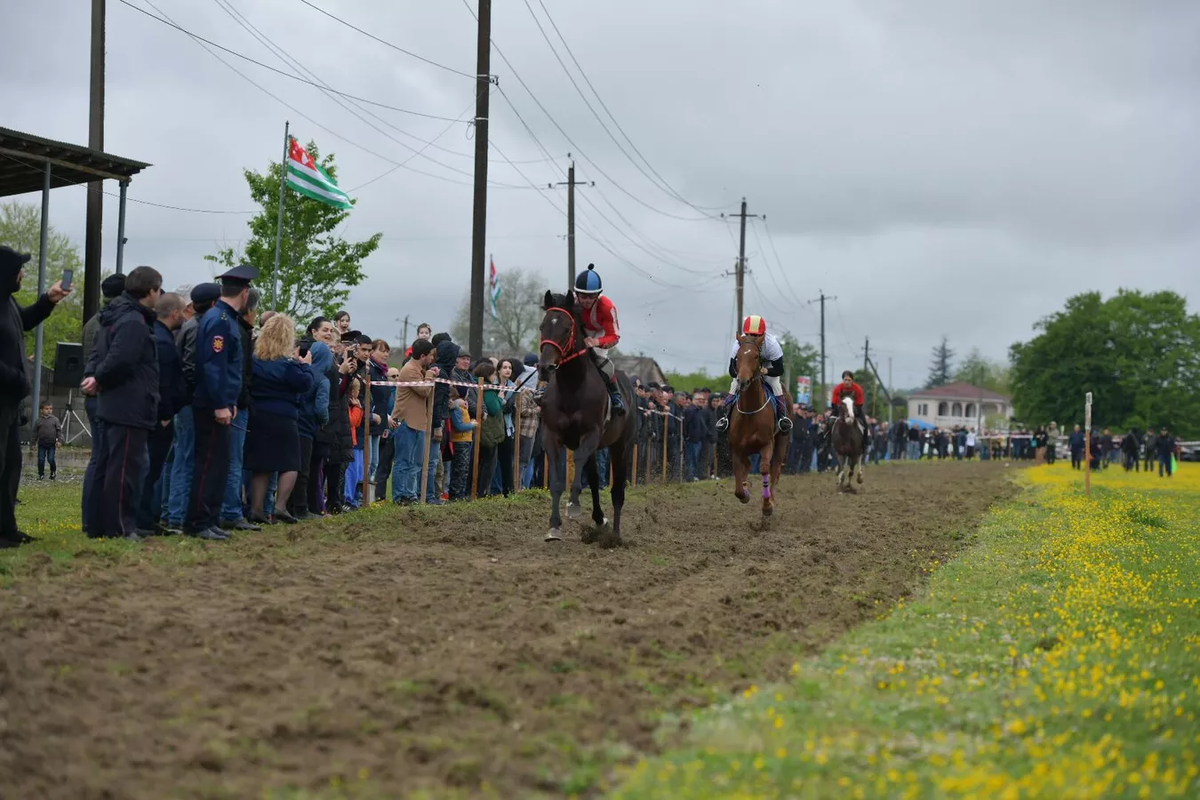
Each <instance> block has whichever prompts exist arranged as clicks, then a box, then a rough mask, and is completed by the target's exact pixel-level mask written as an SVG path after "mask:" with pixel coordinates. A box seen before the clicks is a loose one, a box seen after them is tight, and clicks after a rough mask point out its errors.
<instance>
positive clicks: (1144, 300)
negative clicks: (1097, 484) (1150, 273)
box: [1010, 290, 1200, 436]
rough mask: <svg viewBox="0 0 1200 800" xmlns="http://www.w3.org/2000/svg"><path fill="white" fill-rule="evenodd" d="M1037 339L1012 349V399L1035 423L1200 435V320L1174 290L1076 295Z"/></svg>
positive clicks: (1022, 415) (1045, 321)
mask: <svg viewBox="0 0 1200 800" xmlns="http://www.w3.org/2000/svg"><path fill="white" fill-rule="evenodd" d="M1034 328H1035V330H1037V331H1040V332H1039V333H1038V335H1036V336H1035V337H1034V338H1033V339H1031V340H1030V341H1028V342H1024V343H1017V344H1014V345H1013V346H1012V348H1011V349H1010V357H1011V360H1012V389H1013V405H1014V407H1015V410H1016V413H1017V417H1018V418H1019V419H1022V420H1025V421H1027V422H1029V423H1030V424H1037V423H1038V422H1048V421H1050V420H1054V421H1056V422H1058V423H1059V425H1060V427H1061V426H1064V425H1070V424H1073V423H1082V422H1083V408H1084V395H1085V393H1086V392H1092V396H1093V407H1092V419H1093V425H1095V426H1097V427H1104V426H1109V427H1114V428H1118V427H1119V428H1122V429H1123V428H1127V427H1129V426H1133V425H1136V426H1138V427H1145V426H1147V425H1152V426H1155V427H1158V426H1161V425H1166V426H1168V427H1170V428H1171V429H1172V430H1173V431H1175V432H1176V433H1179V434H1182V435H1184V436H1193V435H1196V434H1197V433H1200V395H1198V394H1197V393H1196V388H1195V387H1196V386H1197V385H1200V318H1198V317H1197V316H1196V315H1194V314H1189V313H1188V312H1187V303H1186V300H1185V299H1184V298H1183V297H1181V296H1180V295H1178V294H1176V293H1175V292H1170V291H1163V292H1154V293H1150V294H1143V293H1141V292H1138V291H1126V290H1121V291H1119V292H1118V293H1117V294H1116V295H1115V296H1114V297H1111V298H1109V299H1108V300H1104V299H1103V298H1102V297H1101V295H1100V293H1099V292H1088V293H1085V294H1080V295H1076V296H1075V297H1072V298H1070V299H1069V300H1067V303H1066V307H1065V308H1064V310H1062V311H1059V312H1057V313H1055V314H1052V315H1051V316H1049V317H1046V318H1044V319H1042V320H1040V321H1039V322H1038V323H1037V324H1036V325H1035V326H1034Z"/></svg>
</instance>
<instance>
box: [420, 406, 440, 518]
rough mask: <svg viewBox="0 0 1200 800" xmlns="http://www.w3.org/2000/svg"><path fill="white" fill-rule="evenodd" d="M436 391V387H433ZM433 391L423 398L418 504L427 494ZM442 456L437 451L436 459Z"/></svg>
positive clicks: (431, 437)
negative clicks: (423, 446) (423, 444)
mask: <svg viewBox="0 0 1200 800" xmlns="http://www.w3.org/2000/svg"><path fill="white" fill-rule="evenodd" d="M434 388H435V389H436V387H434ZM433 444H434V442H433V389H431V390H430V392H429V396H428V397H426V398H425V455H424V456H423V457H422V458H421V496H420V497H418V498H417V502H418V503H424V502H425V497H426V496H427V495H428V492H429V453H430V452H431V451H432V450H433ZM441 457H442V454H441V452H440V450H439V452H438V458H441Z"/></svg>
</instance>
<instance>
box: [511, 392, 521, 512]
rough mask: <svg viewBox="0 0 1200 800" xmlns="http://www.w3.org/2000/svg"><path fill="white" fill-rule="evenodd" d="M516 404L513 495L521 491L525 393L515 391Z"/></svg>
mask: <svg viewBox="0 0 1200 800" xmlns="http://www.w3.org/2000/svg"><path fill="white" fill-rule="evenodd" d="M513 391H515V392H516V395H517V397H516V402H514V403H513V408H514V409H516V410H515V411H514V412H513V493H514V494H515V493H516V492H519V491H521V395H522V394H523V392H521V390H519V389H514V390H513Z"/></svg>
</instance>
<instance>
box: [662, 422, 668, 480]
mask: <svg viewBox="0 0 1200 800" xmlns="http://www.w3.org/2000/svg"><path fill="white" fill-rule="evenodd" d="M668 416H669V414H667V413H666V412H664V413H663V418H662V421H663V430H662V456H663V457H662V479H663V483H666V482H667V417H668Z"/></svg>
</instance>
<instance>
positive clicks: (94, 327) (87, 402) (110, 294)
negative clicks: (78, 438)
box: [82, 275, 125, 533]
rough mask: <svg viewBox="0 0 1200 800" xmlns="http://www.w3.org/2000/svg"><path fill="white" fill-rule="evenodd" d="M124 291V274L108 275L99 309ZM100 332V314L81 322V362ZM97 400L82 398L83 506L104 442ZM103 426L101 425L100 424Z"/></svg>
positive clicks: (104, 281) (86, 504)
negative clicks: (85, 448)
mask: <svg viewBox="0 0 1200 800" xmlns="http://www.w3.org/2000/svg"><path fill="white" fill-rule="evenodd" d="M124 291H125V276H124V275H109V276H108V277H107V278H105V279H104V280H103V281H102V282H101V284H100V294H101V296H102V297H103V298H104V306H103V307H101V311H103V310H104V308H105V307H107V306H108V304H109V303H111V302H112V301H113V300H116V299H117V298H118V297H120V296H121V293H122V292H124ZM99 334H100V314H99V313H96V314H93V315H92V317H91V319H89V320H88V321H87V322H85V323H83V354H82V356H83V363H84V364H86V363H87V362H88V358H90V357H91V355H92V349H93V348H95V346H96V337H97V336H98V335H99ZM98 402H99V401H98V400H97V399H96V398H95V397H87V396H85V397H84V398H83V411H84V413H85V414H86V415H87V418H88V426H89V427H90V428H91V439H92V454H91V457H90V458H89V459H88V464H87V469H85V470H84V472H83V508H87V507H88V506H89V504H90V498H91V496H92V487H93V486H95V484H96V462H97V461H98V460H99V458H100V453H102V452H103V451H104V442H103V441H97V439H96V437H97V436H100V435H101V434H102V433H103V430H102V429H99V428H97V427H96V404H97V403H98ZM101 427H103V426H101ZM87 525H88V519H87V514H84V515H83V532H84V533H87V531H88V528H87Z"/></svg>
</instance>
